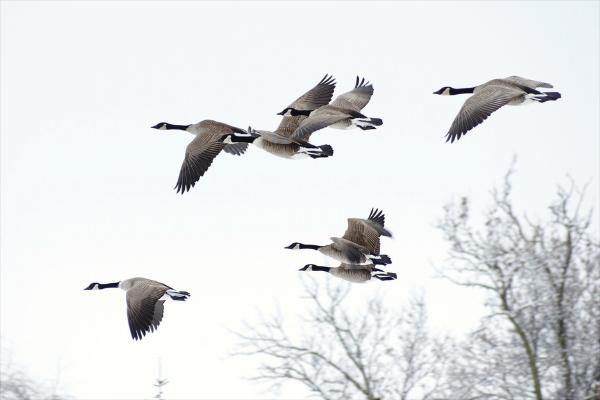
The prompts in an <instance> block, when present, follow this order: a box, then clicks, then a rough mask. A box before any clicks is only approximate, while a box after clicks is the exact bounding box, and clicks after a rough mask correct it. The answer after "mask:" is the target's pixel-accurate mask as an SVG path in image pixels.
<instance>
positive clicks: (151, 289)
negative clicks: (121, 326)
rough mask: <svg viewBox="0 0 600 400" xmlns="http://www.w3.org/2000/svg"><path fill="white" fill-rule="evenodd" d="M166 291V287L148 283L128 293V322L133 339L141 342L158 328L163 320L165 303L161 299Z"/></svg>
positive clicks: (137, 286)
mask: <svg viewBox="0 0 600 400" xmlns="http://www.w3.org/2000/svg"><path fill="white" fill-rule="evenodd" d="M166 291H167V288H166V287H164V288H161V287H156V286H153V285H149V284H146V283H140V284H138V285H136V286H135V287H133V288H131V289H129V290H128V291H127V295H126V301H127V320H128V322H129V330H130V332H131V337H132V338H133V339H135V340H139V339H141V338H143V337H144V336H145V335H146V333H148V332H153V331H154V330H155V329H156V328H158V325H159V324H160V321H161V320H162V315H163V303H164V301H159V299H160V298H161V297H162V296H163V295H164V294H165V292H166Z"/></svg>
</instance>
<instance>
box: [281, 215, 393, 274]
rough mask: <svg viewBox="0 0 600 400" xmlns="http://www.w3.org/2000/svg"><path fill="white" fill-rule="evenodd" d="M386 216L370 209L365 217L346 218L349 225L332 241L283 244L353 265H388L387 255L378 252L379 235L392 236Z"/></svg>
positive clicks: (288, 247) (292, 248) (388, 258)
mask: <svg viewBox="0 0 600 400" xmlns="http://www.w3.org/2000/svg"><path fill="white" fill-rule="evenodd" d="M384 224H385V215H384V214H383V211H380V210H378V209H371V212H370V213H369V217H368V219H362V218H348V228H347V229H346V232H345V233H344V236H342V237H341V238H338V237H332V238H331V240H332V241H333V243H331V244H328V245H324V246H319V245H315V244H303V243H298V242H294V243H292V244H290V245H289V246H287V247H285V248H286V249H290V250H301V249H311V250H317V251H319V252H320V253H322V254H324V255H326V256H328V257H331V258H334V259H336V260H338V261H341V262H342V263H345V264H353V265H368V264H375V265H387V264H390V263H391V262H392V260H391V259H390V257H388V256H387V255H385V254H379V250H380V244H379V237H380V236H381V235H383V236H388V237H392V234H391V233H390V231H388V230H387V229H385V228H384V227H383V226H384Z"/></svg>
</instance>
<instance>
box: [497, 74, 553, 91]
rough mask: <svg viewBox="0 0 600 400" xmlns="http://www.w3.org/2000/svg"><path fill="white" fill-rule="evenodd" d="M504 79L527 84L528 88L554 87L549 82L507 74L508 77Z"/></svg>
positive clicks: (523, 84)
mask: <svg viewBox="0 0 600 400" xmlns="http://www.w3.org/2000/svg"><path fill="white" fill-rule="evenodd" d="M505 80H507V81H510V82H514V83H516V84H518V85H522V86H527V87H528V88H531V89H535V88H538V87H543V88H552V87H554V86H552V85H551V84H549V83H546V82H540V81H533V80H531V79H526V78H521V77H520V76H509V77H508V78H505Z"/></svg>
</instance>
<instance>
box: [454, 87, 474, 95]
mask: <svg viewBox="0 0 600 400" xmlns="http://www.w3.org/2000/svg"><path fill="white" fill-rule="evenodd" d="M474 90H475V88H474V87H470V88H459V89H454V88H450V94H451V95H455V94H463V93H473V91H474Z"/></svg>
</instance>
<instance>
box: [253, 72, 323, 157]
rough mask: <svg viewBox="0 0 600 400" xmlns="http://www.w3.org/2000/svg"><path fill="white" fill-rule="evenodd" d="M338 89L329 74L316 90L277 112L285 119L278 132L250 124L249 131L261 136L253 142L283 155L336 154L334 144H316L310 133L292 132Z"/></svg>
mask: <svg viewBox="0 0 600 400" xmlns="http://www.w3.org/2000/svg"><path fill="white" fill-rule="evenodd" d="M334 89H335V79H334V77H333V76H329V75H325V76H324V77H323V79H321V81H319V83H317V84H316V85H315V86H314V87H313V88H312V89H310V90H309V91H307V92H306V93H304V94H303V95H302V96H300V97H299V98H297V99H296V100H294V101H293V102H292V103H291V104H290V105H289V106H288V107H286V108H285V109H284V110H283V111H281V112H279V113H278V114H277V115H283V118H282V119H281V122H280V123H279V126H278V127H277V129H276V130H275V131H273V132H270V131H265V130H255V129H252V128H251V127H249V128H248V131H249V132H251V133H252V135H253V136H254V135H255V136H257V137H256V139H255V140H253V142H252V143H253V144H254V145H255V146H257V147H258V148H260V149H262V150H264V151H266V152H269V153H271V154H273V155H276V156H278V157H282V158H291V159H299V158H306V157H311V158H325V157H329V156H332V155H333V148H332V147H331V146H330V145H328V144H326V145H322V146H315V145H313V144H311V143H309V142H308V140H309V137H310V135H306V136H305V137H303V138H292V134H293V133H294V131H295V130H296V128H298V126H299V125H300V123H301V122H302V121H303V120H305V119H306V118H307V116H308V115H309V114H310V113H311V112H312V111H313V110H316V109H317V108H319V107H321V106H323V105H325V104H328V103H329V101H331V97H332V96H333V91H334Z"/></svg>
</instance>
